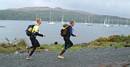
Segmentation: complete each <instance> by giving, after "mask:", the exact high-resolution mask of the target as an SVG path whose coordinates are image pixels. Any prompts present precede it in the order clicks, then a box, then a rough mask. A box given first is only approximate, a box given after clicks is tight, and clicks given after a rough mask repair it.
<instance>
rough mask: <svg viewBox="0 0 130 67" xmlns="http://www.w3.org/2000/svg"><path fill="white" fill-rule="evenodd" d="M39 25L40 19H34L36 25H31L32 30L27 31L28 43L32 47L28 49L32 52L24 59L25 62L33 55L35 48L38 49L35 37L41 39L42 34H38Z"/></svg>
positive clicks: (38, 45)
mask: <svg viewBox="0 0 130 67" xmlns="http://www.w3.org/2000/svg"><path fill="white" fill-rule="evenodd" d="M40 25H41V19H40V18H37V19H36V24H35V25H33V27H32V29H28V30H29V31H30V32H31V33H30V34H29V35H28V36H29V37H30V41H31V44H32V46H31V47H29V48H28V49H30V48H32V51H31V52H29V55H28V56H27V57H26V59H27V60H30V59H31V56H32V55H33V53H34V52H35V50H36V48H37V47H40V43H39V41H38V40H37V39H36V37H37V36H41V37H43V36H44V35H43V34H40V33H39V27H40Z"/></svg>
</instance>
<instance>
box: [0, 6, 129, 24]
mask: <svg viewBox="0 0 130 67" xmlns="http://www.w3.org/2000/svg"><path fill="white" fill-rule="evenodd" d="M50 15H51V17H50ZM36 16H38V17H41V18H42V19H43V20H44V21H50V20H51V21H61V20H62V18H64V21H69V20H72V19H73V20H76V21H77V22H89V23H103V22H104V20H105V19H106V18H107V19H108V20H107V21H109V23H111V24H117V23H118V24H119V23H120V24H129V23H128V22H129V21H130V19H127V18H121V17H117V16H107V15H97V14H92V13H88V12H84V11H78V10H67V9H62V8H58V7H57V8H49V7H25V8H18V9H6V10H0V20H34V19H35V17H36ZM50 18H51V19H50Z"/></svg>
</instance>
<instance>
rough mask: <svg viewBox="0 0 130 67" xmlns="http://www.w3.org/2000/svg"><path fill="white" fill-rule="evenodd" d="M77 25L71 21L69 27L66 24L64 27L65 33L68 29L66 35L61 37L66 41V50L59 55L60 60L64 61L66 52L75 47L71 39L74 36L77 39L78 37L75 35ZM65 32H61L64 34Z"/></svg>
mask: <svg viewBox="0 0 130 67" xmlns="http://www.w3.org/2000/svg"><path fill="white" fill-rule="evenodd" d="M74 25H75V22H74V21H70V22H69V25H67V24H65V25H63V27H64V31H65V29H66V31H65V32H66V33H63V34H62V33H61V36H62V37H63V39H64V41H65V44H64V49H63V50H62V51H61V53H60V54H59V55H58V58H60V59H64V56H63V54H64V53H65V51H66V50H67V49H68V48H70V47H72V46H73V43H72V41H71V40H70V37H71V36H73V37H76V35H74V34H73V26H74ZM62 31H63V30H61V32H62Z"/></svg>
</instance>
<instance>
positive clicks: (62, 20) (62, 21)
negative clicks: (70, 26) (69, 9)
mask: <svg viewBox="0 0 130 67" xmlns="http://www.w3.org/2000/svg"><path fill="white" fill-rule="evenodd" d="M61 24H65V22H64V15H62V18H61Z"/></svg>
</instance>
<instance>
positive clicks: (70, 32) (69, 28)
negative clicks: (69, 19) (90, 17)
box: [65, 26, 76, 37]
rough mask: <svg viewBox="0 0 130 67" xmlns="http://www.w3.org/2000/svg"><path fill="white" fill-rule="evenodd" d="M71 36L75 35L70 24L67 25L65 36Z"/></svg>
mask: <svg viewBox="0 0 130 67" xmlns="http://www.w3.org/2000/svg"><path fill="white" fill-rule="evenodd" d="M71 36H74V37H75V36H76V35H75V34H73V28H72V27H71V26H69V27H68V28H67V35H66V36H65V37H71Z"/></svg>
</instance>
